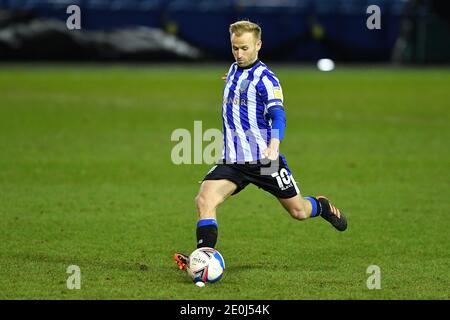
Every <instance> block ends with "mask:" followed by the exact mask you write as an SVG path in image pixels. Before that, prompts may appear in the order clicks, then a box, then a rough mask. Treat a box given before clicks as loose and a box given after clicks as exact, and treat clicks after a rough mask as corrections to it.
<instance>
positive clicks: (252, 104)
mask: <svg viewBox="0 0 450 320" xmlns="http://www.w3.org/2000/svg"><path fill="white" fill-rule="evenodd" d="M273 106H283V94H282V89H281V85H280V82H279V80H278V79H277V77H276V76H275V74H274V73H273V72H272V71H271V70H270V69H269V68H268V67H267V66H266V65H265V64H264V63H262V62H261V61H259V60H258V61H256V62H255V63H254V64H253V65H251V66H249V67H247V68H240V67H238V65H237V63H233V64H232V65H231V67H230V69H229V71H228V76H227V80H226V83H225V87H224V91H223V104H222V123H223V139H224V147H223V151H222V158H223V160H224V161H226V163H243V162H252V161H256V160H260V159H262V158H263V155H262V152H263V151H264V150H265V149H266V148H267V146H268V145H269V142H270V138H271V120H270V119H268V118H267V112H268V110H269V108H271V107H273Z"/></svg>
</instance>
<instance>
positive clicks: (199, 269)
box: [187, 247, 225, 283]
mask: <svg viewBox="0 0 450 320" xmlns="http://www.w3.org/2000/svg"><path fill="white" fill-rule="evenodd" d="M224 270H225V261H224V260H223V257H222V255H221V254H220V253H219V251H217V250H216V249H214V248H208V247H204V248H199V249H197V250H195V251H194V252H192V253H191V255H190V256H189V265H188V267H187V272H188V274H189V275H190V276H191V278H192V280H193V281H194V282H195V283H197V282H203V283H214V282H217V281H219V280H220V279H221V278H222V276H223V272H224Z"/></svg>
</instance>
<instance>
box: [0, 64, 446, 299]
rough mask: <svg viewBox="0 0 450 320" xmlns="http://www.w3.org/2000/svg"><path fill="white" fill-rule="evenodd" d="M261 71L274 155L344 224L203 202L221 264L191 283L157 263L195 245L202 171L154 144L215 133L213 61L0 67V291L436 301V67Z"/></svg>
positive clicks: (17, 294) (260, 197) (243, 197)
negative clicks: (274, 100) (204, 280)
mask: <svg viewBox="0 0 450 320" xmlns="http://www.w3.org/2000/svg"><path fill="white" fill-rule="evenodd" d="M270 66H271V67H272V69H273V70H274V71H275V72H276V73H277V75H278V77H279V78H280V80H281V83H282V85H283V89H284V96H285V107H286V112H287V129H286V135H285V140H284V141H283V144H282V147H281V148H282V149H281V150H282V153H284V154H285V156H286V157H287V160H288V163H289V166H290V168H291V170H292V171H293V174H294V177H295V178H296V180H297V182H298V183H299V186H300V189H301V192H302V195H303V196H307V195H318V194H324V195H327V196H328V197H329V198H330V199H331V200H332V201H333V202H334V204H336V205H337V206H338V207H339V208H341V209H343V211H344V212H345V213H346V214H347V216H348V221H349V229H348V230H347V231H346V232H344V233H339V232H337V231H335V230H334V229H333V228H332V227H331V226H330V225H329V224H328V223H326V222H325V221H324V220H323V219H321V218H316V219H311V220H307V221H304V222H299V221H295V220H293V219H292V218H290V217H289V215H288V214H287V213H285V212H284V211H283V209H282V208H281V206H280V205H279V204H278V202H277V201H276V199H275V198H273V197H272V196H271V195H270V194H268V193H265V192H264V191H262V190H258V189H257V188H256V187H254V186H249V187H248V188H247V189H245V190H244V191H243V192H241V193H240V194H239V195H238V196H235V197H232V198H230V200H229V201H227V202H226V203H225V204H223V205H222V206H221V207H220V208H219V210H218V222H219V240H218V245H217V249H218V250H219V251H220V252H221V253H222V254H223V256H224V258H225V261H226V267H227V268H226V271H225V275H224V278H223V279H222V280H221V281H220V282H219V283H217V284H214V285H207V286H206V287H205V288H203V289H200V288H198V287H196V286H194V285H193V284H192V283H191V282H190V280H189V279H188V277H187V275H185V274H184V273H182V272H180V271H179V270H177V268H176V266H175V264H174V263H173V261H172V260H171V256H172V254H173V253H174V252H175V251H182V252H187V253H189V252H191V251H192V250H194V248H195V224H196V210H195V204H194V197H195V195H196V193H197V191H198V187H199V184H198V181H199V180H201V179H202V178H203V176H204V175H205V173H206V172H207V171H208V170H209V168H210V167H211V166H210V165H207V164H203V165H179V166H177V165H174V164H172V162H171V158H170V154H171V150H172V148H173V147H174V146H175V144H176V143H175V142H171V140H170V137H171V133H172V132H173V130H175V129H177V128H186V129H189V130H190V131H193V127H194V121H196V120H201V121H203V129H208V128H218V129H220V128H221V119H220V108H221V99H222V97H221V95H222V86H223V82H222V80H221V79H220V77H221V76H222V75H223V73H224V72H225V71H226V69H227V68H228V66H227V65H226V64H224V65H223V66H219V65H215V66H192V65H191V66H182V65H179V66H169V65H167V66H136V67H133V66H96V65H85V66H82V65H70V66H48V65H46V66H42V65H41V66H5V65H3V66H2V67H1V68H0V230H1V231H0V299H450V221H449V215H450V202H449V190H450V188H449V187H450V184H449V179H450V175H449V174H450V148H449V146H450V145H449V142H450V130H449V123H450V90H449V88H450V71H449V70H448V69H438V68H434V69H390V68H381V67H377V68H368V67H361V68H357V67H353V68H349V67H348V68H342V69H340V68H339V66H338V69H337V70H336V71H334V72H331V73H320V72H318V71H316V70H314V69H312V68H305V67H295V66H277V65H270ZM70 265H77V266H79V267H80V270H81V289H79V290H77V289H75V290H69V289H68V288H67V286H66V281H67V279H68V277H69V276H70V274H68V273H66V270H67V268H68V266H70ZM370 265H377V266H379V268H380V271H381V289H378V290H377V289H375V290H369V289H368V288H367V285H366V284H367V280H368V278H369V277H370V276H371V275H372V274H370V273H367V268H368V267H369V266H370Z"/></svg>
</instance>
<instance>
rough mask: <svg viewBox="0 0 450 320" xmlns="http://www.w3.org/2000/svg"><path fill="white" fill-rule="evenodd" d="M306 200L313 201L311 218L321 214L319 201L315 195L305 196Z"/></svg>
mask: <svg viewBox="0 0 450 320" xmlns="http://www.w3.org/2000/svg"><path fill="white" fill-rule="evenodd" d="M305 199H306V200H308V201H309V202H311V206H312V211H311V218H314V217H317V216H319V215H320V212H319V201H317V199H316V198H314V197H305Z"/></svg>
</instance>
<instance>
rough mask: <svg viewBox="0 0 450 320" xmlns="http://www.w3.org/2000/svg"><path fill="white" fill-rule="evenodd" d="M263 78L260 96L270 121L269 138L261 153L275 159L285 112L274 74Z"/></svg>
mask: <svg viewBox="0 0 450 320" xmlns="http://www.w3.org/2000/svg"><path fill="white" fill-rule="evenodd" d="M263 80H264V81H263V83H264V88H262V91H263V92H262V97H263V100H264V102H265V104H266V112H267V116H268V118H269V119H271V122H272V128H271V139H270V142H269V145H268V147H267V149H266V150H264V151H263V154H264V156H266V157H267V158H269V159H270V160H275V159H277V158H278V155H279V149H280V143H281V141H282V140H283V137H284V131H285V128H286V113H285V112H284V107H283V93H282V91H281V85H280V83H279V82H278V79H277V78H276V77H275V76H272V75H268V76H267V77H266V78H265V79H263Z"/></svg>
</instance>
